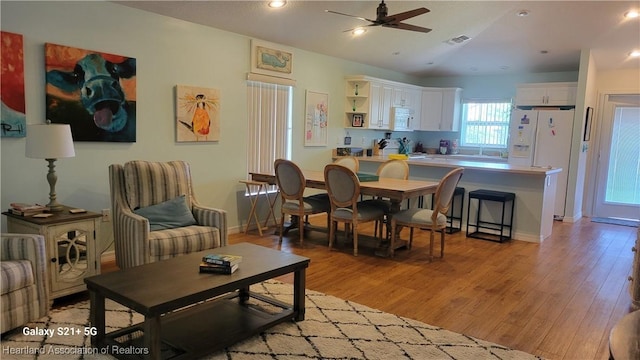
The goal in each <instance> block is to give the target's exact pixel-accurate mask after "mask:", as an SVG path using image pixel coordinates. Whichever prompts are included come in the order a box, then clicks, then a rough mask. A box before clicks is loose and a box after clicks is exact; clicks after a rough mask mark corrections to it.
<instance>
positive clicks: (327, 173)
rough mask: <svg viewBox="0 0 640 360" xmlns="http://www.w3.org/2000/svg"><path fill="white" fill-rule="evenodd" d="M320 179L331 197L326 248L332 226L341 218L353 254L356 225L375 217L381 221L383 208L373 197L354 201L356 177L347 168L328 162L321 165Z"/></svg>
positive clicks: (357, 193) (357, 190)
mask: <svg viewBox="0 0 640 360" xmlns="http://www.w3.org/2000/svg"><path fill="white" fill-rule="evenodd" d="M324 179H325V185H326V187H327V192H328V193H329V199H330V200H331V212H330V213H329V217H330V223H329V250H331V249H332V247H333V241H334V238H335V235H336V229H337V226H338V223H339V222H341V223H344V224H345V227H346V228H349V227H351V232H352V237H353V255H354V256H358V225H359V224H362V223H366V222H371V221H379V222H380V224H382V220H383V219H384V210H383V208H382V207H380V205H379V204H377V203H376V202H375V200H365V201H358V198H359V196H360V181H359V180H358V176H357V175H356V173H355V172H353V171H352V170H351V169H349V168H347V167H345V166H342V165H338V164H329V165H327V166H325V168H324ZM380 233H382V229H380ZM347 234H349V232H347ZM376 234H377V230H374V235H376Z"/></svg>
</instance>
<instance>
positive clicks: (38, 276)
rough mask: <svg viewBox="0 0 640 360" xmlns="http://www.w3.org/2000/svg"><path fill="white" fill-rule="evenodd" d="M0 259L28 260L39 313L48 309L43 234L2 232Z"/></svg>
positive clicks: (45, 255)
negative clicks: (38, 300) (32, 272)
mask: <svg viewBox="0 0 640 360" xmlns="http://www.w3.org/2000/svg"><path fill="white" fill-rule="evenodd" d="M0 242H1V251H0V256H1V257H0V258H1V259H2V261H9V260H29V261H31V263H32V266H33V271H34V274H33V275H34V279H35V282H36V285H37V286H36V287H37V289H38V294H37V295H38V298H39V299H40V300H41V301H40V303H39V306H40V309H39V311H40V314H46V313H47V312H48V310H49V279H48V277H47V275H48V273H47V272H48V270H47V264H48V262H47V249H46V246H45V240H44V236H42V235H37V234H12V233H3V234H2V235H1V236H0Z"/></svg>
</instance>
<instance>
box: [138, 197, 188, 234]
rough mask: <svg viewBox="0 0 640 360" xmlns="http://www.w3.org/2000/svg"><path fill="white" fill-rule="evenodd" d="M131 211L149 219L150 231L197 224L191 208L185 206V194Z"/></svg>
mask: <svg viewBox="0 0 640 360" xmlns="http://www.w3.org/2000/svg"><path fill="white" fill-rule="evenodd" d="M133 212H134V213H136V214H138V215H140V216H144V217H145V218H147V219H149V226H150V228H151V231H156V230H164V229H173V228H177V227H183V226H189V225H195V224H197V222H196V219H195V218H194V217H193V214H192V213H191V209H189V207H188V206H187V199H186V197H185V195H180V196H178V197H176V198H174V199H171V200H167V201H165V202H162V203H160V204H156V205H151V206H147V207H143V208H138V209H135V210H133Z"/></svg>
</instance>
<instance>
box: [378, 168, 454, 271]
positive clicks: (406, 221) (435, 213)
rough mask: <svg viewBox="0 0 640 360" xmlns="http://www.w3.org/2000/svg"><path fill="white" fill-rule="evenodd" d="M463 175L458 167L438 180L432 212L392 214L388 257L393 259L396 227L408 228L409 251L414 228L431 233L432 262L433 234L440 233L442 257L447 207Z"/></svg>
mask: <svg viewBox="0 0 640 360" xmlns="http://www.w3.org/2000/svg"><path fill="white" fill-rule="evenodd" d="M463 173H464V168H462V167H459V168H456V169H453V170H451V171H450V172H449V173H447V174H446V175H445V176H444V177H443V178H442V179H441V180H440V183H439V184H438V187H437V188H436V192H435V196H434V202H435V206H434V209H433V210H429V209H406V210H401V211H399V212H397V213H395V214H393V216H392V217H391V243H390V246H389V256H390V257H393V253H394V245H395V242H396V240H397V239H396V238H397V237H398V235H399V234H398V233H397V231H396V228H397V227H398V226H406V227H409V244H408V246H407V248H408V249H411V245H412V242H413V230H414V228H419V229H426V230H430V231H431V233H430V237H429V240H430V243H429V261H433V241H434V238H435V233H436V231H438V232H440V257H441V258H442V257H444V234H445V229H446V228H447V212H448V211H449V206H451V199H452V198H453V192H454V191H455V189H456V186H458V182H459V181H460V178H461V177H462V174H463Z"/></svg>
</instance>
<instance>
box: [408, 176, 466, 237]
mask: <svg viewBox="0 0 640 360" xmlns="http://www.w3.org/2000/svg"><path fill="white" fill-rule="evenodd" d="M464 192H465V189H464V188H463V187H459V186H458V187H456V189H455V190H454V191H453V197H452V198H451V207H450V208H449V212H448V213H447V228H446V230H445V231H446V232H447V234H453V233H457V232H458V231H460V230H462V212H463V211H464ZM434 195H435V194H431V210H433V197H434ZM456 198H458V199H459V201H460V203H459V206H458V209H456V205H457V204H458V202H456ZM419 207H420V206H419ZM456 215H457V216H456ZM454 220H458V227H454V226H453V221H454Z"/></svg>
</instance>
